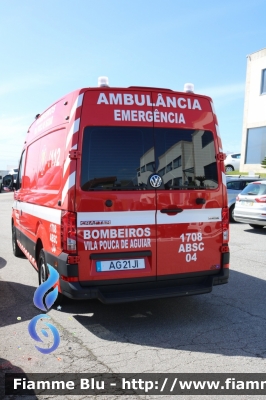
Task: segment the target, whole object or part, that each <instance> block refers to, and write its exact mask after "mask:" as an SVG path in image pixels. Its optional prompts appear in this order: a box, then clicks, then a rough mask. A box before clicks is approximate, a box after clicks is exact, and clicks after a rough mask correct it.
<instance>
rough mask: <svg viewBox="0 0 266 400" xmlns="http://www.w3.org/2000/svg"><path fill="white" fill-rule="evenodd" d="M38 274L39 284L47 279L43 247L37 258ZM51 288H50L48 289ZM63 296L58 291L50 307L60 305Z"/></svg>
mask: <svg viewBox="0 0 266 400" xmlns="http://www.w3.org/2000/svg"><path fill="white" fill-rule="evenodd" d="M38 270H39V272H38V274H39V285H42V284H43V282H45V281H46V280H47V279H48V276H49V275H48V266H47V263H46V260H45V254H44V251H43V249H41V251H40V254H39V259H38ZM50 290H52V289H50ZM64 298H65V296H64V295H62V293H60V292H59V291H58V295H57V298H56V300H55V302H54V304H53V306H52V307H57V306H58V305H61V304H62V303H63V300H64Z"/></svg>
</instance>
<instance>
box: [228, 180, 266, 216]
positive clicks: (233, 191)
mask: <svg viewBox="0 0 266 400" xmlns="http://www.w3.org/2000/svg"><path fill="white" fill-rule="evenodd" d="M257 180H259V179H258V177H248V176H235V177H233V176H231V177H229V176H227V177H226V187H227V197H228V208H229V218H230V221H231V222H235V219H234V211H235V202H236V196H237V195H238V194H239V193H240V192H242V190H243V189H244V188H245V187H246V186H247V185H248V184H249V183H251V182H254V181H257Z"/></svg>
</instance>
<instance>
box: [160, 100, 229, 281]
mask: <svg viewBox="0 0 266 400" xmlns="http://www.w3.org/2000/svg"><path fill="white" fill-rule="evenodd" d="M153 104H154V136H155V153H156V172H157V173H158V175H159V176H160V177H161V179H162V181H163V184H162V186H161V187H159V188H158V189H157V215H156V222H157V275H158V280H160V279H161V280H164V279H169V278H180V277H184V278H185V277H191V276H193V274H195V276H198V275H200V274H201V273H202V275H204V274H206V273H207V272H209V274H212V273H214V274H215V273H217V272H218V271H219V270H220V268H221V252H220V251H221V250H220V249H221V246H222V222H221V216H222V207H224V206H225V205H224V204H223V190H225V187H223V185H222V183H221V174H220V173H219V168H220V167H219V165H218V163H219V161H217V153H218V152H219V146H217V138H216V131H215V123H214V120H213V119H214V117H213V113H212V109H211V105H210V101H209V100H208V99H206V98H204V97H201V96H198V97H197V95H193V96H191V95H187V94H185V93H184V94H182V93H176V94H175V93H174V92H172V94H171V93H167V92H165V93H162V92H160V93H158V92H157V93H156V92H153ZM219 175H220V176H219ZM210 271H212V272H210Z"/></svg>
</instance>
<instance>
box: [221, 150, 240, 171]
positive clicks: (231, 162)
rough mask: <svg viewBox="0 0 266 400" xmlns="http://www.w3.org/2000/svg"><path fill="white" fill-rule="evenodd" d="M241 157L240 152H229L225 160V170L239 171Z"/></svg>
mask: <svg viewBox="0 0 266 400" xmlns="http://www.w3.org/2000/svg"><path fill="white" fill-rule="evenodd" d="M240 158H241V154H240V153H233V154H227V156H226V159H225V160H224V165H225V171H226V172H231V171H239V167H240Z"/></svg>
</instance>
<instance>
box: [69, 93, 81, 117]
mask: <svg viewBox="0 0 266 400" xmlns="http://www.w3.org/2000/svg"><path fill="white" fill-rule="evenodd" d="M83 95H84V93H82V94H80V95H79V96H78V97H77V98H76V101H75V103H74V104H73V106H72V108H71V111H70V119H71V118H72V117H73V115H74V113H75V111H76V109H77V108H78V107H80V106H81V105H82V102H83Z"/></svg>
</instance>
